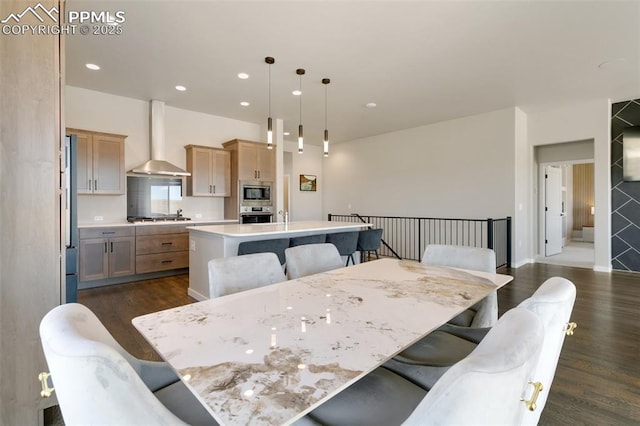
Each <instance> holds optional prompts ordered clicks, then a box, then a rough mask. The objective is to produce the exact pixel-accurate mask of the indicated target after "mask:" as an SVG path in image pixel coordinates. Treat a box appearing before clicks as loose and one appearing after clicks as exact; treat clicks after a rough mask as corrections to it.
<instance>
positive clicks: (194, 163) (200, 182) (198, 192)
mask: <svg viewBox="0 0 640 426" xmlns="http://www.w3.org/2000/svg"><path fill="white" fill-rule="evenodd" d="M185 149H186V150H187V171H188V172H189V173H191V176H188V177H187V195H189V196H193V197H228V196H230V195H231V154H230V153H229V152H228V151H225V150H223V149H218V148H211V147H206V146H198V145H187V146H185Z"/></svg>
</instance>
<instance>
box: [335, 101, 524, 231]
mask: <svg viewBox="0 0 640 426" xmlns="http://www.w3.org/2000/svg"><path fill="white" fill-rule="evenodd" d="M514 134H515V129H514V109H513V108H509V109H504V110H500V111H494V112H490V113H486V114H480V115H475V116H471V117H465V118H460V119H456V120H451V121H446V122H441V123H436V124H433V125H428V126H421V127H416V128H412V129H405V130H401V131H397V132H392V133H387V134H383V135H378V136H373V137H368V138H364V139H358V140H354V141H350V142H346V143H339V144H334V145H333V146H332V148H331V154H330V156H329V157H328V158H327V159H326V161H325V167H324V185H325V189H326V190H325V201H324V208H325V209H324V212H325V214H326V213H335V214H349V213H360V214H373V215H391V216H394V215H398V216H421V217H459V218H480V219H484V218H488V217H494V218H497V217H504V216H513V213H514V170H515V169H514V160H513V159H514V137H515V136H514Z"/></svg>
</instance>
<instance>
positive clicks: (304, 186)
mask: <svg viewBox="0 0 640 426" xmlns="http://www.w3.org/2000/svg"><path fill="white" fill-rule="evenodd" d="M316 180H317V179H316V176H315V175H300V191H315V190H316Z"/></svg>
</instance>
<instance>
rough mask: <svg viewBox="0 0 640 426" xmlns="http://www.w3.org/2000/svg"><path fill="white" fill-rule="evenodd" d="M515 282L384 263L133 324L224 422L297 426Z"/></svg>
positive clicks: (188, 307)
mask: <svg viewBox="0 0 640 426" xmlns="http://www.w3.org/2000/svg"><path fill="white" fill-rule="evenodd" d="M512 279H513V278H512V277H511V276H508V275H500V274H488V273H482V272H476V271H464V270H458V269H452V268H443V267H435V266H426V265H423V264H421V263H418V262H412V261H398V260H395V259H381V260H376V261H372V262H366V263H362V264H358V265H355V266H349V267H346V268H341V269H338V270H334V271H331V272H326V273H322V274H317V275H312V276H308V277H304V278H300V279H297V280H291V281H285V282H283V283H280V284H274V285H271V286H268V287H262V288H258V289H254V290H250V291H245V292H242V293H236V294H232V295H229V296H225V297H221V298H217V299H211V300H206V301H203V302H198V303H194V304H191V305H186V306H182V307H178V308H174V309H169V310H166V311H161V312H156V313H153V314H148V315H144V316H141V317H137V318H134V319H133V325H134V326H135V327H136V328H137V329H138V330H139V331H140V333H142V335H143V336H144V337H145V338H146V339H147V340H148V341H149V342H150V343H151V344H152V345H153V347H154V348H155V349H156V350H157V351H158V353H159V354H160V355H161V356H162V357H163V358H164V359H165V360H166V361H167V362H169V363H170V364H171V365H172V366H173V368H175V370H176V371H177V372H178V374H179V375H180V376H181V378H182V380H183V381H184V382H185V383H186V384H187V386H188V387H189V388H190V389H191V391H192V392H194V394H195V395H196V396H197V397H198V398H199V399H200V401H201V402H203V404H204V405H205V407H206V408H207V409H208V410H209V412H211V413H212V415H213V416H214V418H215V419H216V420H217V421H218V422H219V423H220V424H225V425H236V424H237V425H246V424H252V425H276V424H288V423H291V422H293V421H295V420H296V419H298V418H300V417H302V416H303V415H304V414H305V413H307V412H309V411H310V410H312V409H313V408H315V407H316V406H318V405H319V404H321V403H322V402H324V401H325V400H327V399H328V398H330V397H331V396H333V395H335V394H336V393H337V392H339V391H341V390H342V389H344V388H346V387H347V386H349V385H350V384H352V383H353V382H355V381H356V380H358V379H359V378H361V377H362V376H364V375H365V374H367V373H368V372H370V371H372V370H373V369H374V368H376V367H377V366H379V365H380V364H382V363H383V362H384V361H386V360H387V359H389V358H391V357H392V356H394V355H395V354H397V353H398V352H400V351H402V350H403V349H404V348H406V347H408V346H410V345H411V344H412V343H414V342H415V341H417V340H418V339H420V338H421V337H423V336H424V335H426V334H427V333H429V332H430V331H432V330H433V329H435V328H437V327H439V326H440V325H442V324H443V323H445V322H446V321H448V320H449V319H450V318H452V317H454V316H455V315H457V314H458V313H460V312H462V311H463V310H465V309H466V308H468V307H469V306H471V305H473V304H474V303H476V302H478V301H479V300H481V299H482V298H484V297H485V296H486V295H487V294H488V293H489V292H490V291H492V290H495V289H496V288H499V287H501V286H503V285H505V284H506V283H508V282H509V281H511V280H512Z"/></svg>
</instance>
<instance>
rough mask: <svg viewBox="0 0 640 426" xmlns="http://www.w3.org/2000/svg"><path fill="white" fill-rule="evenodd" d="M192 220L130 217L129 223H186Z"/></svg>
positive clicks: (166, 217)
mask: <svg viewBox="0 0 640 426" xmlns="http://www.w3.org/2000/svg"><path fill="white" fill-rule="evenodd" d="M187 220H191V218H190V217H184V216H159V217H147V216H129V217H127V222H131V223H137V222H184V221H187Z"/></svg>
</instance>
